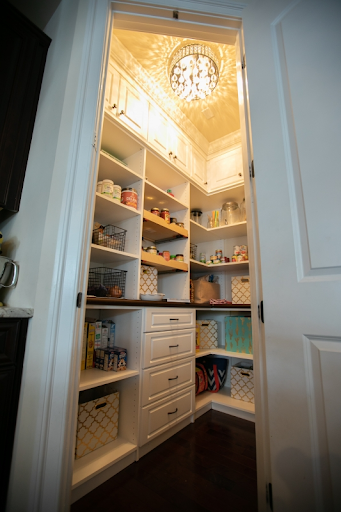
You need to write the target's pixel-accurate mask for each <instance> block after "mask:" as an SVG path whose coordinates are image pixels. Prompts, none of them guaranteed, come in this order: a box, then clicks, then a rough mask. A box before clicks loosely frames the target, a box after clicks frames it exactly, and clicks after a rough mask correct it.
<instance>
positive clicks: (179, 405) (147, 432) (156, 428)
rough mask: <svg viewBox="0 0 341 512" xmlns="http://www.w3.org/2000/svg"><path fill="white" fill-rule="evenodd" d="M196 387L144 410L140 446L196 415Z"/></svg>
mask: <svg viewBox="0 0 341 512" xmlns="http://www.w3.org/2000/svg"><path fill="white" fill-rule="evenodd" d="M194 405H195V395H194V386H191V387H190V388H187V389H186V390H185V391H180V392H179V393H175V394H174V395H171V397H169V399H168V400H160V401H158V402H155V403H154V404H151V405H149V406H147V407H144V408H143V409H142V420H141V436H140V446H143V445H144V444H146V443H148V441H150V440H151V439H154V438H155V437H157V436H158V435H160V434H162V432H164V431H165V430H167V429H169V428H170V427H173V426H174V425H176V423H179V422H180V421H182V420H183V419H185V418H187V417H188V416H190V415H191V414H193V413H194Z"/></svg>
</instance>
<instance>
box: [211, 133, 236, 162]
mask: <svg viewBox="0 0 341 512" xmlns="http://www.w3.org/2000/svg"><path fill="white" fill-rule="evenodd" d="M241 144H242V137H241V131H240V130H236V131H235V132H232V133H229V134H228V135H225V136H224V137H221V138H220V139H216V140H214V141H213V142H210V143H209V146H208V151H207V156H208V157H211V158H212V157H213V156H217V154H218V153H221V152H223V151H231V149H235V148H237V147H240V146H241Z"/></svg>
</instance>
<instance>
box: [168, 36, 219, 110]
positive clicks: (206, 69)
mask: <svg viewBox="0 0 341 512" xmlns="http://www.w3.org/2000/svg"><path fill="white" fill-rule="evenodd" d="M169 69H170V83H171V86H172V89H173V91H174V92H175V93H176V94H177V95H178V96H179V98H181V99H182V100H184V99H186V100H187V101H191V100H199V99H204V98H205V97H206V96H208V95H209V94H211V93H212V91H213V90H214V89H215V87H216V85H217V83H218V78H219V68H218V62H217V59H216V57H215V55H214V53H213V52H212V50H211V48H210V47H209V46H206V45H203V44H189V45H186V46H183V47H182V48H180V50H177V51H176V52H175V53H174V55H173V56H172V57H171V62H170V66H169Z"/></svg>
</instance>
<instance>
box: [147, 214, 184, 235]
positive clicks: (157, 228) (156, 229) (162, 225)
mask: <svg viewBox="0 0 341 512" xmlns="http://www.w3.org/2000/svg"><path fill="white" fill-rule="evenodd" d="M142 236H143V237H144V238H146V239H147V240H151V241H153V242H168V241H171V240H179V238H188V231H187V229H184V228H180V227H179V226H177V225H176V224H167V222H166V221H165V220H164V219H162V218H161V217H157V216H156V215H154V214H153V213H151V212H149V211H147V210H144V212H143V232H142Z"/></svg>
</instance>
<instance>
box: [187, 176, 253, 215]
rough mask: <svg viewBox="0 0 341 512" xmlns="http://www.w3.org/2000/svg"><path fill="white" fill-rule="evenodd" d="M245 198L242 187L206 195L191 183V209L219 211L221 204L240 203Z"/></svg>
mask: <svg viewBox="0 0 341 512" xmlns="http://www.w3.org/2000/svg"><path fill="white" fill-rule="evenodd" d="M243 197H245V192H244V185H238V186H236V187H232V188H229V189H227V190H223V191H220V192H211V193H206V192H202V191H201V190H200V189H199V188H198V187H197V186H196V185H194V184H192V183H191V209H197V210H203V205H205V208H204V210H205V211H209V210H217V209H218V210H220V208H221V207H222V205H223V203H226V202H227V201H235V202H237V203H241V202H242V200H243Z"/></svg>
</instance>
